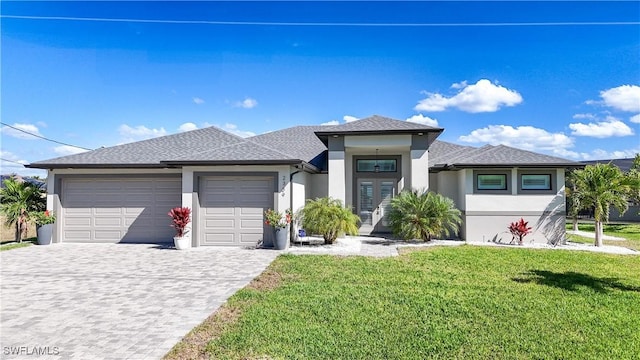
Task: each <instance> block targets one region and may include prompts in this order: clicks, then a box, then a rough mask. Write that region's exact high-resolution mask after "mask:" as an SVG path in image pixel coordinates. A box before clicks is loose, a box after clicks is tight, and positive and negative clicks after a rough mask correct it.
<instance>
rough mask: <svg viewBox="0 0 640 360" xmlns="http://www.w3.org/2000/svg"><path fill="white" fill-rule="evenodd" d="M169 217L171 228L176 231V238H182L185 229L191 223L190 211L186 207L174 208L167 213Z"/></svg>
mask: <svg viewBox="0 0 640 360" xmlns="http://www.w3.org/2000/svg"><path fill="white" fill-rule="evenodd" d="M168 215H169V216H170V217H171V227H173V228H174V229H176V236H177V237H183V236H184V234H186V232H187V231H186V228H187V225H188V224H189V222H190V221H191V209H189V208H188V207H175V208H173V209H171V211H169V214H168Z"/></svg>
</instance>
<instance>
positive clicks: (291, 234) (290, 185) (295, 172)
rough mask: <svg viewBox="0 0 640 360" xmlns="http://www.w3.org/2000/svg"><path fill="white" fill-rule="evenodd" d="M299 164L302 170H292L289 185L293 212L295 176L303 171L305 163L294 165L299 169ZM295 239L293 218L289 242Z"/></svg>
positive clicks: (290, 205) (290, 207) (290, 203)
mask: <svg viewBox="0 0 640 360" xmlns="http://www.w3.org/2000/svg"><path fill="white" fill-rule="evenodd" d="M298 166H300V167H301V169H302V170H296V171H294V172H292V173H291V174H289V187H290V191H289V209H291V212H292V213H293V176H294V175H295V174H297V173H301V172H303V171H304V163H300V165H295V166H294V167H295V168H296V169H297V168H298ZM293 239H294V237H293V219H292V221H291V226H289V243H291V241H292V240H293Z"/></svg>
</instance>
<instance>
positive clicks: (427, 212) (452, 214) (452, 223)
mask: <svg viewBox="0 0 640 360" xmlns="http://www.w3.org/2000/svg"><path fill="white" fill-rule="evenodd" d="M460 215H461V213H460V210H458V209H456V206H455V203H454V202H453V200H451V199H449V198H448V197H445V196H442V195H440V194H436V193H433V192H428V191H426V190H413V191H403V192H401V193H400V194H399V195H398V196H396V197H395V198H393V199H392V200H391V211H390V212H389V214H388V218H389V225H390V227H391V230H392V231H393V233H394V234H395V235H396V236H400V237H402V238H403V239H407V240H408V239H422V240H424V241H431V238H432V237H433V236H441V235H446V236H449V235H451V234H452V233H453V234H455V233H457V232H458V229H459V228H460V224H462V220H461V218H460Z"/></svg>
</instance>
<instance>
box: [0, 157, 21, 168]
mask: <svg viewBox="0 0 640 360" xmlns="http://www.w3.org/2000/svg"><path fill="white" fill-rule="evenodd" d="M0 160H2V161H6V162H10V163H14V164H18V165H22V166H24V164H23V163H21V162H17V161H13V160H9V159H3V158H0Z"/></svg>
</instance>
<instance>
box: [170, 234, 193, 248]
mask: <svg viewBox="0 0 640 360" xmlns="http://www.w3.org/2000/svg"><path fill="white" fill-rule="evenodd" d="M173 244H174V246H175V247H176V249H177V250H185V249H189V248H191V237H189V236H174V237H173Z"/></svg>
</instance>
